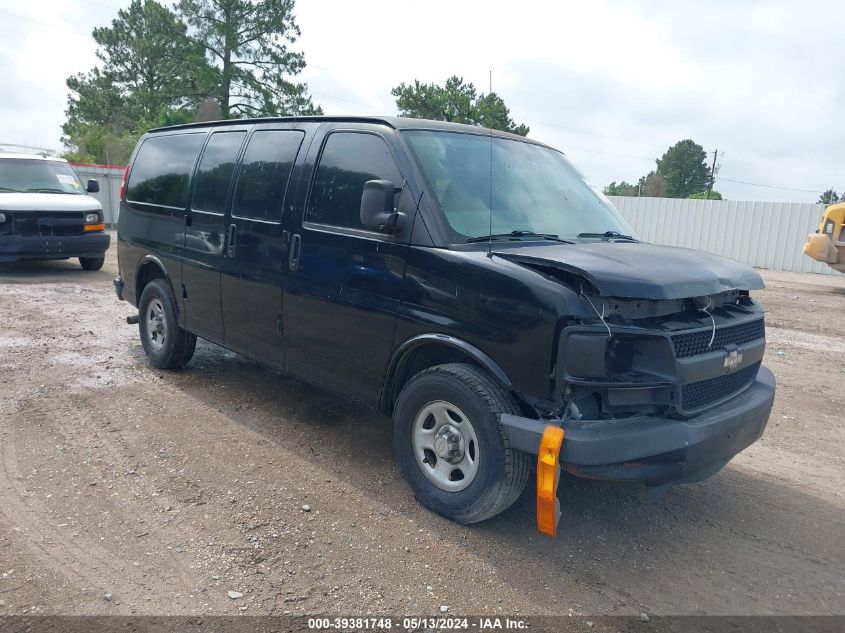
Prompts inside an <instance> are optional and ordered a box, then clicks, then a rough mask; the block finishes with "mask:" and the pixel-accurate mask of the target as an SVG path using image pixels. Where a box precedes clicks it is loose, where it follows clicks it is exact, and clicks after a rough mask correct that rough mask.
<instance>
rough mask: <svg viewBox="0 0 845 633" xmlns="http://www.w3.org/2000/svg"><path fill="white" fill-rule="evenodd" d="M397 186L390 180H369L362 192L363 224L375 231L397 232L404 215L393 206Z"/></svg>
mask: <svg viewBox="0 0 845 633" xmlns="http://www.w3.org/2000/svg"><path fill="white" fill-rule="evenodd" d="M395 194H396V187H394V185H393V183H392V182H390V181H389V180H368V181H367V182H366V183H364V192H363V193H362V194H361V224H363V225H364V226H366V227H367V228H368V229H371V230H373V231H383V232H385V233H395V232H397V231H398V230H399V229H401V228H402V227H401V224H402V219H403V217H404V216H403V215H402V214H401V213H399V212H398V211H397V210H396V209H395V208H394V206H393V197H394V195H395Z"/></svg>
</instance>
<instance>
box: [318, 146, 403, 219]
mask: <svg viewBox="0 0 845 633" xmlns="http://www.w3.org/2000/svg"><path fill="white" fill-rule="evenodd" d="M368 180H390V181H392V182H393V184H394V185H395V186H396V187H401V186H402V183H403V180H402V176H401V175H400V173H399V169H398V168H397V167H396V162H395V161H394V160H393V156H392V155H391V154H390V150H389V149H388V148H387V143H385V141H384V139H382V138H381V137H380V136H376V135H375V134H364V133H360V132H334V133H333V134H330V135H329V137H328V139H327V140H326V144H325V146H324V147H323V153H322V155H321V156H320V165H319V166H318V167H317V173H316V174H315V176H314V186H313V188H312V189H311V199H310V202H309V204H308V213H307V214H306V217H305V219H306V220H307V221H308V222H316V223H318V224H329V225H331V226H340V227H345V228H352V229H363V230H366V227H365V226H364V225H363V224H361V215H360V214H361V194H362V193H363V191H364V183H365V182H367V181H368Z"/></svg>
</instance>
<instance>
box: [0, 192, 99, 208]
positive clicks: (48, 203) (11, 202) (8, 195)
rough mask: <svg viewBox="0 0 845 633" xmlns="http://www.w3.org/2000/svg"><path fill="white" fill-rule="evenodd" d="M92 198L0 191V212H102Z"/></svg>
mask: <svg viewBox="0 0 845 633" xmlns="http://www.w3.org/2000/svg"><path fill="white" fill-rule="evenodd" d="M102 209H103V206H102V205H101V204H100V201H99V200H97V199H96V198H94V197H93V196H87V195H79V194H75V193H23V192H6V191H0V211H102Z"/></svg>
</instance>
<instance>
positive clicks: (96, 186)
mask: <svg viewBox="0 0 845 633" xmlns="http://www.w3.org/2000/svg"><path fill="white" fill-rule="evenodd" d="M99 190H100V182H99V181H98V180H94V179H93V178H92V179H91V180H89V181H88V184H87V185H85V191H87V192H88V193H97V192H98V191H99Z"/></svg>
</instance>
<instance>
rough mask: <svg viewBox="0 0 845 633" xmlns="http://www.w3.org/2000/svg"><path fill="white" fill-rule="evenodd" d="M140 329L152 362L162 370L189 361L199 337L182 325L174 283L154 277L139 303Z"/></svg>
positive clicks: (174, 367)
mask: <svg viewBox="0 0 845 633" xmlns="http://www.w3.org/2000/svg"><path fill="white" fill-rule="evenodd" d="M138 313H139V314H138V331H139V333H140V334H141V344H142V345H143V346H144V352H146V354H147V358H149V359H150V363H151V364H152V365H153V366H155V367H158V368H159V369H176V368H178V367H183V366H185V365H187V364H188V362H189V361H190V360H191V357H192V356H193V355H194V349H196V346H197V337H196V336H195V335H194V334H191V333H190V332H188V331H187V330H183V329H182V328H180V327H179V325H178V323H177V321H176V314H177V311H176V297H175V296H173V291H172V290H171V289H170V285H169V284H168V283H167V282H166V281H164V280H162V279H153V280H152V281H151V282H150V283H148V284H147V285H146V286H144V291H143V292H142V293H141V300H140V301H139V302H138Z"/></svg>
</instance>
